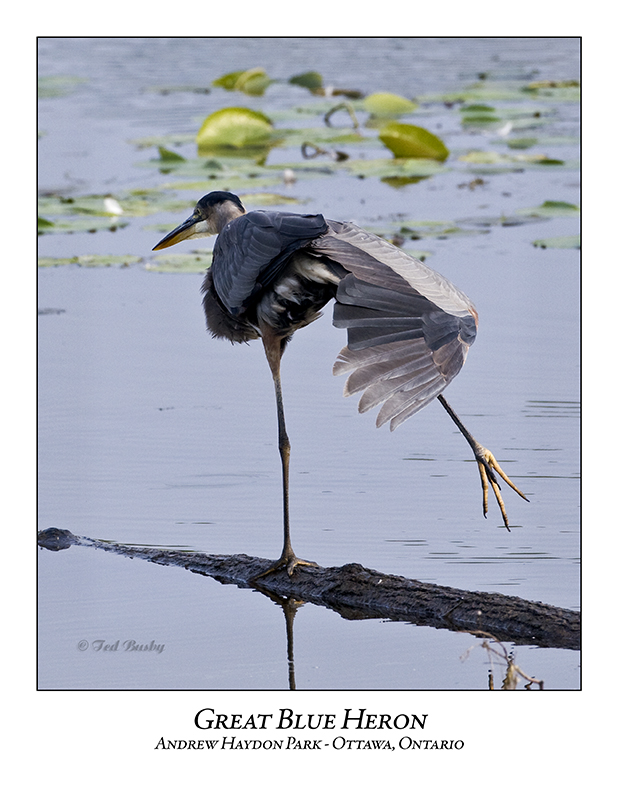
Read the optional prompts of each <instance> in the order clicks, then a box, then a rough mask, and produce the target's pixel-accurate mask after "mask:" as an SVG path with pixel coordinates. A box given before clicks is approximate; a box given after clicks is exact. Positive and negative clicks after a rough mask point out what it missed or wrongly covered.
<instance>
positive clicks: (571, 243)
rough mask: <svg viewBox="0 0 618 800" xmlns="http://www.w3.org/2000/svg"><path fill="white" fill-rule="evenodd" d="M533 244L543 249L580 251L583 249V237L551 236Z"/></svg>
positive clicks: (537, 240)
mask: <svg viewBox="0 0 618 800" xmlns="http://www.w3.org/2000/svg"><path fill="white" fill-rule="evenodd" d="M532 244H533V245H534V246H535V247H540V248H542V249H545V248H547V247H560V248H566V249H572V250H579V249H580V248H581V237H580V235H579V234H576V235H575V236H550V237H549V238H547V239H536V240H535V241H534V242H532Z"/></svg>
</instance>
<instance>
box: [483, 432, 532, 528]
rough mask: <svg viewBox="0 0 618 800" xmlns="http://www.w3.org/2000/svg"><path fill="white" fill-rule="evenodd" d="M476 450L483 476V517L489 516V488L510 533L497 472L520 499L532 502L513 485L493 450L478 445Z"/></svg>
mask: <svg viewBox="0 0 618 800" xmlns="http://www.w3.org/2000/svg"><path fill="white" fill-rule="evenodd" d="M473 450H474V457H475V458H476V463H477V465H478V468H479V473H480V475H481V485H482V487H483V516H484V517H486V516H487V506H488V497H489V487H490V485H491V488H492V490H493V493H494V495H495V498H496V501H497V503H498V505H499V506H500V512H501V514H502V519H503V521H504V527H505V528H506V529H507V531H510V530H511V529H510V528H509V518H508V517H507V515H506V508H505V507H504V501H503V500H502V495H501V494H500V484H499V483H498V479H497V478H496V472H497V473H498V475H499V476H500V477H501V478H502V479H503V480H504V481H506V483H508V485H509V486H510V487H511V489H513V490H514V491H516V492H517V494H518V495H519V496H520V497H523V499H524V500H525V501H526V502H527V503H529V502H530V501H529V500H528V498H527V497H526V495H525V494H524V493H523V492H522V491H520V490H519V489H518V488H517V486H515V484H514V483H513V481H512V480H511V479H510V478H509V476H508V475H507V474H506V472H504V470H503V469H502V467H501V466H500V464H498V462H497V461H496V458H495V457H494V454H493V453H492V452H491V450H488V449H487V448H486V447H483V445H480V444H478V442H477V443H476V446H475V447H474V448H473Z"/></svg>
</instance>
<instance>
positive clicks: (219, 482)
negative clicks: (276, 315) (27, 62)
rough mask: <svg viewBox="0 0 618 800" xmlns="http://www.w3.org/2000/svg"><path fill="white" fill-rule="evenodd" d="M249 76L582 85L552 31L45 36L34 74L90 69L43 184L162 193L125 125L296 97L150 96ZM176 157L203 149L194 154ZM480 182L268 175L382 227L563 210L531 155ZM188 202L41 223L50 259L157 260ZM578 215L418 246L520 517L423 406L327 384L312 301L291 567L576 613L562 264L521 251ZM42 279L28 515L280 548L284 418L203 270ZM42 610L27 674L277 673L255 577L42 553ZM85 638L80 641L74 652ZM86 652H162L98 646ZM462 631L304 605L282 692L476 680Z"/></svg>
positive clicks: (480, 139) (306, 202) (53, 107)
mask: <svg viewBox="0 0 618 800" xmlns="http://www.w3.org/2000/svg"><path fill="white" fill-rule="evenodd" d="M368 50H369V51H370V52H371V54H372V58H371V60H370V63H371V69H370V70H368V69H367V64H368V63H369V60H368V59H367V51H368ZM257 65H260V66H263V67H265V68H266V69H267V71H268V72H269V74H271V75H273V76H275V77H282V78H287V77H289V76H291V75H293V74H296V73H299V72H302V71H305V70H309V69H319V70H320V71H321V72H322V74H323V75H324V78H325V82H327V83H331V82H332V83H334V84H336V85H339V86H344V87H346V88H358V89H361V90H363V91H364V92H366V93H370V92H372V91H379V90H380V91H384V90H387V91H392V92H398V93H401V94H403V95H406V96H417V95H422V94H428V93H434V92H446V91H453V90H455V89H458V88H460V87H462V86H466V85H468V84H470V83H471V82H472V81H473V80H474V77H475V75H476V73H478V72H481V71H492V70H493V71H494V72H496V73H497V74H498V75H499V76H501V77H508V76H513V77H521V75H522V74H528V73H530V74H532V73H533V71H535V70H536V71H537V72H536V73H535V74H534V76H533V77H534V79H545V78H546V79H552V80H559V79H571V78H576V77H577V76H578V72H579V52H578V42H576V41H575V40H569V39H562V40H543V41H542V42H539V40H515V39H509V40H490V39H484V40H458V39H444V40H439V39H438V40H436V39H434V40H430V39H425V40H413V39H407V40H404V39H401V40H387V39H383V40H378V39H374V40H355V39H346V40H332V39H323V40H319V39H312V40H303V39H301V40H275V41H268V40H243V41H242V42H239V41H237V40H225V39H218V40H208V39H189V40H187V39H171V40H165V39H146V40H142V39H105V40H96V39H91V40H78V39H69V40H61V39H43V40H41V42H40V61H39V69H40V73H41V75H43V76H51V75H72V76H79V77H81V78H84V79H85V81H84V82H83V83H81V84H79V85H78V86H77V88H76V89H75V91H73V92H72V93H70V94H68V95H66V96H60V97H53V98H46V99H43V100H41V102H40V115H39V128H40V130H41V131H43V132H44V136H43V138H41V140H40V147H39V181H40V188H41V190H42V191H45V192H49V191H55V192H58V193H61V194H86V193H94V192H97V193H108V192H110V193H113V192H119V191H122V190H126V189H132V188H140V187H145V186H160V185H162V184H163V183H165V182H166V180H167V179H166V176H161V175H160V174H158V172H157V171H156V170H155V168H153V169H144V168H143V167H141V166H139V165H138V162H143V161H144V160H145V159H146V158H151V157H153V156H154V150H150V151H139V150H138V149H137V148H136V146H135V144H133V140H135V139H136V138H138V137H142V136H152V135H163V134H171V133H178V134H182V133H191V132H195V130H196V129H197V127H198V126H199V124H200V123H201V120H202V119H203V118H204V117H205V116H206V115H207V114H208V113H210V112H211V111H213V110H215V109H217V108H220V107H223V106H225V105H250V106H251V107H255V108H260V109H263V110H264V111H265V112H266V113H273V114H276V112H277V111H278V110H280V109H283V108H286V107H289V106H290V103H291V102H292V101H291V100H290V97H291V96H292V97H293V98H294V99H293V104H296V103H298V104H301V103H304V104H306V103H307V102H308V97H309V95H307V93H306V92H304V91H303V90H300V89H298V90H297V91H298V96H297V97H295V96H294V95H290V92H291V91H296V90H291V89H290V88H289V87H287V86H285V85H274V86H272V87H270V88H269V89H268V91H267V92H266V94H265V96H264V97H263V98H247V97H245V96H244V95H240V94H224V93H223V92H222V91H221V90H218V91H213V92H211V93H210V94H208V95H204V94H194V93H190V92H173V93H169V94H164V95H162V94H161V93H158V92H156V91H152V89H153V88H154V87H157V86H161V85H166V86H172V85H173V86H178V85H204V84H208V83H209V82H210V81H211V80H213V79H214V78H216V77H219V76H220V75H221V74H223V73H225V72H229V71H232V70H236V69H242V68H247V67H251V66H257ZM531 79H532V78H531ZM531 104H532V101H531ZM552 108H554V109H555V111H556V115H555V118H554V119H553V120H552V122H551V125H550V129H549V130H545V131H544V135H553V136H554V137H559V136H563V137H568V136H571V135H573V134H574V133H575V134H577V131H578V109H577V107H576V106H575V105H574V104H562V105H560V104H558V103H555V104H553V105H552ZM443 117H444V109H443V107H442V106H439V105H432V106H428V107H426V108H425V109H424V110H423V111H422V113H421V115H420V116H419V119H418V124H420V125H423V126H424V127H428V128H430V129H432V130H436V132H438V133H440V135H442V136H443V137H444V138H445V139H446V141H447V144H448V146H449V147H450V148H451V151H452V152H453V153H454V155H453V156H452V158H453V159H456V157H457V154H458V153H459V151H461V152H465V151H466V150H468V149H482V148H484V149H494V146H493V145H492V146H490V145H489V144H488V142H487V139H488V134H486V133H478V132H477V133H474V132H470V131H462V130H461V129H459V130H451V128H450V127H448V126H452V117H444V118H443ZM441 126H442V127H441ZM522 135H524V134H522ZM178 149H179V150H180V151H181V152H183V153H184V154H185V155H193V152H194V147H193V146H191V145H187V146H185V147H184V149H183V148H178ZM535 149H537V148H535ZM538 149H543V151H544V152H547V155H549V156H550V157H552V158H561V159H571V158H574V157H575V155H576V147H575V146H574V145H568V144H564V143H563V144H560V143H556V144H554V145H545V146H543V147H542V148H541V146H540V145H539V147H538ZM144 152H146V153H147V155H146V156H145V155H144ZM288 156H289V159H290V160H292V159H293V160H300V155H299V154H298V153H296V154H286V158H288ZM272 157H273V158H281V157H282V156H281V154H278V155H277V154H276V151H274V155H273V156H272ZM473 177H474V174H472V173H469V172H462V171H461V170H452V171H449V172H446V173H444V174H442V175H437V176H434V177H433V178H431V179H429V180H426V181H421V182H419V183H416V184H408V185H406V186H402V187H400V188H393V187H392V186H389V185H388V184H386V183H384V182H382V181H380V179H379V178H368V179H366V180H362V181H361V180H359V179H358V178H354V177H351V176H345V175H337V176H336V177H330V178H328V179H319V180H306V181H302V182H299V183H298V184H296V185H294V186H293V187H285V186H283V184H282V185H280V186H279V187H275V188H272V189H271V190H272V191H279V192H281V193H285V194H289V195H291V196H294V197H298V198H301V199H302V201H303V202H301V203H300V204H299V205H298V206H296V208H298V209H299V210H300V211H302V212H304V211H307V212H315V211H320V212H324V213H325V214H326V215H328V216H330V217H331V218H334V219H353V220H354V221H355V222H357V223H359V224H360V225H364V226H375V225H376V224H377V223H378V222H379V220H380V219H393V218H394V217H395V216H396V215H402V216H403V218H414V219H444V220H458V219H470V218H478V219H481V218H485V217H495V216H499V215H502V214H503V215H509V214H511V213H513V212H514V211H516V210H518V209H522V208H529V207H533V206H538V205H540V204H542V203H543V202H545V201H546V200H558V201H563V202H568V203H575V204H579V179H578V174H577V172H576V171H575V170H569V169H560V170H557V171H553V172H552V171H549V170H547V169H545V170H542V169H523V170H522V171H521V172H504V173H495V174H491V175H490V176H485V183H484V185H483V186H482V187H480V188H478V189H475V190H474V191H472V190H470V189H469V188H467V187H465V186H462V184H464V183H465V182H469V181H470V180H471V179H472V178H473ZM210 188H217V187H211V186H208V185H207V184H206V183H205V184H204V191H203V192H202V191H197V193H196V192H195V191H188V192H186V193H180V194H179V197H186V200H187V208H186V211H187V212H188V211H189V210H190V208H191V204H192V203H193V201H194V200H195V199H196V197H199V196H200V194H202V193H205V192H206V191H208V190H209V189H210ZM184 216H186V213H185V214H184ZM184 216H183V214H179V215H178V216H174V215H170V214H159V215H156V216H151V217H146V218H143V219H139V218H138V219H134V220H132V221H131V224H130V225H129V226H128V227H126V228H124V229H122V230H119V231H117V232H115V233H107V232H99V233H97V234H95V235H92V234H73V235H70V236H69V235H64V236H63V235H54V236H51V235H50V236H44V237H42V238H41V240H40V255H41V256H62V257H70V256H73V255H81V254H85V253H123V254H124V253H127V254H133V255H138V256H144V257H148V256H149V253H150V250H151V248H152V246H153V244H154V243H155V242H156V241H158V239H159V238H160V234H159V233H158V231H157V230H153V228H152V226H153V225H154V224H160V223H163V224H165V225H167V226H168V227H169V228H171V227H173V226H175V225H176V224H177V223H178V222H179V221H181V220H182V219H184ZM149 226H150V227H149ZM574 226H575V221H573V220H571V219H568V218H566V219H560V218H557V219H552V220H548V221H545V222H542V223H538V224H536V225H521V226H507V227H496V226H493V227H491V228H489V233H486V234H483V235H475V236H461V237H456V236H453V237H450V238H446V239H442V240H437V239H430V240H425V241H422V242H418V244H419V245H420V248H421V249H427V250H429V251H430V252H431V256H430V257H429V258H428V261H427V263H428V264H429V265H430V266H432V267H433V268H435V269H437V270H438V271H440V272H442V273H444V274H446V275H447V276H448V277H449V278H451V279H452V280H453V281H454V282H455V283H456V284H457V285H459V286H460V287H461V288H462V289H463V290H464V291H465V292H466V293H467V294H468V295H469V296H470V297H471V298H472V299H473V300H474V302H475V304H476V306H477V308H478V310H479V314H480V320H481V325H480V331H479V337H478V339H477V342H476V343H475V345H474V347H473V348H472V350H471V352H470V355H469V358H468V361H467V364H466V366H465V368H464V370H463V371H462V373H461V374H460V375H459V376H458V377H457V379H456V380H455V382H454V384H453V385H452V386H451V387H449V389H448V390H447V392H446V395H447V397H448V398H449V401H450V402H451V403H452V405H453V406H454V408H455V409H456V410H457V411H458V413H459V414H460V415H461V417H462V419H463V421H464V422H465V423H466V424H467V425H468V426H469V427H470V429H471V430H472V432H473V433H474V434H475V435H476V436H477V437H478V438H479V439H480V441H481V442H483V444H485V445H486V446H488V447H490V448H491V449H492V451H493V452H494V453H495V455H496V457H497V458H498V459H499V460H500V462H501V464H502V465H503V467H504V468H505V469H506V471H507V472H508V474H509V475H510V476H511V477H512V478H513V479H514V480H515V482H516V483H517V484H518V486H519V487H520V488H521V489H522V490H523V491H524V492H526V494H527V495H528V497H529V498H530V500H531V502H530V503H529V504H527V503H524V502H523V501H522V500H520V499H519V498H518V497H517V496H516V495H514V494H512V493H507V491H506V490H505V493H504V496H505V500H506V503H507V509H508V511H509V516H510V519H511V522H512V531H511V532H510V533H508V532H507V531H506V530H505V529H504V527H503V526H502V525H501V520H500V517H499V513H498V510H497V507H496V506H495V504H494V505H493V506H492V507H491V508H490V511H489V514H488V519H487V520H485V519H483V516H482V512H481V495H480V488H479V486H478V474H477V470H476V467H475V465H474V464H473V463H472V462H471V461H470V457H469V455H470V454H469V450H468V449H467V446H466V445H465V443H464V442H463V440H462V438H461V436H460V435H459V434H458V433H457V432H456V431H455V429H454V427H453V425H452V423H451V422H450V420H449V419H448V417H447V416H446V415H445V414H444V411H443V410H442V408H441V407H440V406H439V405H438V404H432V405H431V406H430V407H428V408H427V409H425V410H424V411H422V412H421V413H420V414H419V415H417V416H415V417H413V418H412V419H411V420H409V421H408V422H407V423H406V424H405V425H404V426H402V427H401V428H399V429H398V430H397V431H396V433H394V434H391V433H390V432H389V431H388V430H385V429H380V430H378V431H376V429H375V426H374V418H375V415H374V414H373V413H372V412H369V413H368V414H366V415H362V416H361V415H358V413H357V411H356V400H355V399H354V398H351V399H350V398H348V399H345V398H343V397H342V387H343V380H342V379H339V378H337V379H334V378H333V377H332V376H331V367H332V363H333V362H334V360H335V357H336V355H337V352H338V351H339V349H340V348H341V347H342V346H343V344H344V338H343V337H342V332H341V331H337V330H335V329H334V328H333V327H332V326H331V324H330V320H329V313H328V311H327V313H326V314H325V316H324V318H323V319H321V320H320V321H319V322H318V323H316V324H314V325H312V326H310V327H309V328H307V329H306V330H304V331H302V332H301V333H300V334H299V335H298V336H297V337H296V338H295V340H294V342H293V343H292V345H291V346H290V348H289V351H288V354H287V355H286V358H285V360H284V366H283V381H284V392H285V398H286V412H287V416H288V428H289V432H290V436H291V439H292V470H291V471H292V476H291V481H292V509H291V513H292V526H293V535H294V542H295V549H296V551H297V553H298V554H299V555H300V556H303V557H307V558H311V559H313V560H316V561H317V562H318V563H320V564H322V565H324V566H329V565H337V564H344V563H347V562H351V561H357V562H361V563H362V564H364V565H365V566H367V567H369V568H373V569H378V570H381V571H384V572H387V573H394V574H402V575H406V576H408V577H412V578H416V579H419V580H422V581H428V582H435V583H439V584H445V585H449V586H455V587H459V588H465V589H478V590H484V591H499V592H503V593H505V594H515V595H519V596H521V597H525V598H527V599H530V600H540V601H543V602H546V603H551V604H554V605H558V606H563V607H566V608H579V481H578V477H579V402H578V401H579V355H578V351H579V253H578V251H577V250H571V249H540V248H535V247H533V246H532V244H531V242H532V241H533V240H534V239H536V238H541V237H550V236H559V235H562V234H570V233H573V232H576V230H577V229H576V227H575V228H574ZM190 245H191V243H186V245H185V246H184V247H185V249H186V250H187V251H189V250H190V249H191V247H190ZM39 272H40V274H39V307H40V308H42V309H48V310H55V311H58V312H61V313H46V314H43V315H41V316H40V317H39V333H40V338H39V359H40V367H39V392H40V411H39V423H40V432H39V451H40V455H39V468H40V482H39V485H40V499H39V515H40V519H39V524H40V527H41V528H44V527H49V526H52V525H54V526H58V527H64V528H69V529H70V530H72V531H73V532H74V533H76V534H80V535H85V536H91V537H96V538H103V539H111V540H116V541H121V542H126V543H136V544H140V545H156V546H169V547H176V548H187V549H194V550H199V551H204V552H209V553H237V552H246V553H250V554H252V555H256V556H262V557H275V556H277V555H278V554H279V551H280V547H281V501H280V472H279V469H280V468H279V460H278V453H277V447H276V418H275V410H274V398H273V389H272V381H271V378H270V375H269V372H268V369H267V367H266V363H265V359H264V356H263V353H262V351H261V347H260V345H259V344H254V345H252V346H249V347H235V348H232V347H231V346H229V345H227V344H226V343H222V342H215V341H213V340H211V339H210V338H209V336H208V335H207V334H206V332H205V329H204V322H203V318H202V312H201V308H200V297H199V287H200V283H201V277H200V276H198V275H182V274H178V275H171V274H158V273H153V272H149V271H147V270H145V269H144V268H143V266H135V267H130V268H124V269H123V268H108V269H86V268H79V267H76V266H63V267H57V268H51V269H41V270H40V271H39ZM39 603H40V608H39V634H40V644H39V657H40V664H39V680H40V685H41V686H42V687H44V688H58V687H64V688H100V687H110V688H168V687H179V688H285V687H287V685H288V665H287V657H286V639H285V623H284V617H283V614H282V612H281V609H280V608H278V607H277V606H275V605H274V604H273V603H272V602H271V601H270V600H268V599H266V598H265V597H263V596H261V595H259V594H256V593H254V592H251V591H248V590H239V589H237V588H234V587H229V586H220V585H219V584H217V583H215V582H214V581H211V580H209V579H207V578H203V577H199V576H196V575H192V574H188V573H185V572H183V571H181V570H174V569H172V568H165V569H163V568H161V567H159V566H157V565H153V564H148V563H145V562H138V561H132V560H127V559H122V558H118V557H115V556H112V555H109V554H106V553H100V552H94V551H88V550H85V549H83V548H71V549H70V550H67V551H64V552H60V553H51V552H47V551H40V560H39ZM82 640H84V641H87V642H88V643H89V644H90V647H89V649H88V650H86V651H80V650H79V649H78V642H80V641H82ZM94 641H100V642H105V643H108V644H113V643H115V642H117V641H118V642H120V644H121V645H122V644H123V643H124V642H127V641H135V642H136V643H138V644H139V643H141V644H144V645H150V643H151V642H155V643H156V644H162V645H164V647H163V650H162V652H158V651H156V650H152V651H148V652H144V651H138V652H126V653H125V652H120V651H114V650H111V651H107V652H103V651H99V652H97V651H96V650H94V649H93V647H92V645H91V643H92V642H94ZM472 644H474V640H473V639H472V638H471V637H469V636H468V635H466V634H456V633H451V632H448V631H442V630H441V631H436V630H433V629H431V628H421V627H416V626H412V625H404V624H400V623H393V622H389V623H386V622H380V621H377V620H372V621H362V622H361V621H348V620H343V619H341V618H340V617H339V616H338V615H336V614H334V613H332V612H329V611H327V610H326V609H322V608H317V607H314V606H303V607H302V608H301V609H300V610H299V612H298V613H297V615H296V620H295V665H296V682H297V686H298V688H300V689H305V688H311V689H316V688H485V687H486V685H487V669H488V663H487V659H486V656H485V654H484V653H483V651H481V650H480V648H477V649H476V650H474V651H473V652H472V653H471V654H470V656H469V657H468V658H467V659H465V660H462V658H461V656H462V655H463V654H464V653H465V652H466V651H467V649H468V648H469V647H470V646H471V645H472ZM516 661H517V663H518V664H519V665H520V666H521V667H522V669H524V671H525V672H527V673H528V674H530V675H536V676H537V677H541V678H543V679H544V680H545V682H546V685H547V686H548V687H549V688H557V687H558V688H575V687H577V686H578V685H579V673H578V655H577V654H576V653H571V652H565V651H555V650H539V649H535V648H524V647H519V648H517V656H516ZM497 674H499V671H498V673H497Z"/></svg>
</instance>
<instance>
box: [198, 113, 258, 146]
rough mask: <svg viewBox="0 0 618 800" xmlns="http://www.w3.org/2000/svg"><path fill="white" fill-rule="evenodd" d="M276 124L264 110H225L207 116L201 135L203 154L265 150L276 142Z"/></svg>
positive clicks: (199, 140)
mask: <svg viewBox="0 0 618 800" xmlns="http://www.w3.org/2000/svg"><path fill="white" fill-rule="evenodd" d="M273 131H274V128H273V124H272V122H271V121H270V119H269V118H268V117H267V116H266V115H265V114H262V113H261V112H260V111H252V110H251V109H250V108H221V109H219V111H215V112H214V113H212V114H211V115H210V116H208V117H206V119H205V120H204V122H203V123H202V126H201V128H200V129H199V131H198V134H197V145H198V148H199V151H200V152H209V151H216V150H217V149H218V148H222V149H224V150H225V149H233V150H234V149H235V150H242V149H247V148H262V147H266V146H268V145H269V144H272V142H273V138H274V137H273Z"/></svg>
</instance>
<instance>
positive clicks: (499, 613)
mask: <svg viewBox="0 0 618 800" xmlns="http://www.w3.org/2000/svg"><path fill="white" fill-rule="evenodd" d="M39 545H40V546H41V547H45V548H46V549H48V550H65V549H67V548H68V547H71V546H74V545H80V546H85V547H94V548H97V549H100V550H105V551H107V552H110V553H115V554H117V555H122V556H126V557H128V558H142V559H145V560H147V561H152V562H154V563H155V564H161V565H164V566H175V567H184V568H185V569H188V570H190V571H191V572H195V573H198V574H200V575H206V576H208V577H210V578H214V579H215V580H217V581H219V582H220V583H233V584H236V585H237V586H239V587H241V588H251V589H253V590H256V591H260V592H263V593H265V594H268V595H269V596H273V595H278V596H279V597H281V598H294V599H296V600H299V601H304V602H310V603H315V604H316V605H321V606H326V607H328V608H330V609H332V610H333V611H336V612H337V613H338V614H340V615H341V616H342V617H345V618H346V619H370V618H381V619H391V620H397V621H404V622H410V623H414V624H416V625H428V626H431V627H434V628H448V629H450V630H454V631H469V632H473V633H474V634H475V635H480V632H482V634H486V635H491V636H494V637H495V638H496V639H500V640H502V641H508V642H513V643H514V644H519V645H537V646H539V647H556V648H563V649H569V650H576V649H579V646H580V615H579V613H578V612H576V611H571V610H569V609H564V608H557V607H555V606H550V605H546V604H545V603H535V602H530V601H528V600H523V599H522V598H520V597H510V596H507V595H503V594H498V593H496V592H470V591H465V590H461V589H454V588H451V587H448V586H436V585H434V584H429V583H421V582H420V581H415V580H412V579H410V578H404V577H401V576H397V575H384V574H382V573H380V572H376V571H375V570H370V569H366V568H365V567H363V566H362V565H361V564H344V565H343V566H342V567H320V566H315V567H302V568H299V569H298V570H297V571H296V572H295V573H294V575H293V576H292V577H290V576H289V575H288V574H287V572H286V571H285V570H279V571H278V572H276V573H273V574H270V575H267V576H266V577H264V578H260V579H257V580H256V579H255V576H256V575H259V574H260V573H261V572H263V571H264V570H265V569H266V568H267V567H268V566H269V565H270V564H271V563H272V562H271V561H269V560H266V559H263V558H255V557H253V556H247V555H243V554H239V555H207V554H205V553H195V552H187V551H179V550H162V549H157V548H151V547H143V548H142V547H133V546H128V545H123V544H118V543H116V542H106V541H102V540H100V539H89V538H87V537H84V536H76V535H74V534H72V533H71V532H70V531H67V530H62V529H59V528H48V529H46V530H45V531H41V532H40V533H39Z"/></svg>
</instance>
